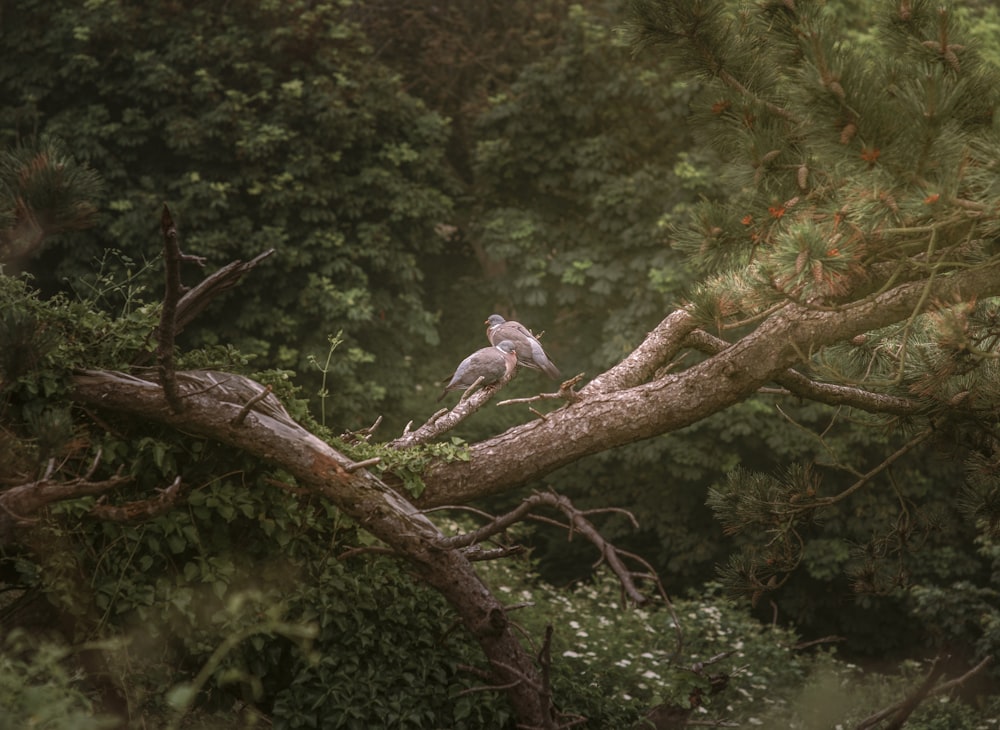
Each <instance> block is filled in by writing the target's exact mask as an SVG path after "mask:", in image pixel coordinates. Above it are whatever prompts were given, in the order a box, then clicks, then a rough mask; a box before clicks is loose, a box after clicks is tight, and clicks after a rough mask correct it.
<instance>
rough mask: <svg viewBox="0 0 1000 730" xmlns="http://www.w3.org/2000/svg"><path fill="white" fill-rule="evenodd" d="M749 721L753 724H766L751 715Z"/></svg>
mask: <svg viewBox="0 0 1000 730" xmlns="http://www.w3.org/2000/svg"><path fill="white" fill-rule="evenodd" d="M747 722H749V723H750V724H751V725H763V724H764V721H763V720H758V719H757V718H756V717H751V718H750V719H749V720H747Z"/></svg>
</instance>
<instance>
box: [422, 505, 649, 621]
mask: <svg viewBox="0 0 1000 730" xmlns="http://www.w3.org/2000/svg"><path fill="white" fill-rule="evenodd" d="M541 506H546V507H550V508H552V509H556V510H558V511H560V512H562V513H563V514H564V515H565V516H566V517H567V518H568V519H569V524H568V525H566V526H565V527H567V528H568V529H569V531H570V534H571V535H572V534H573V533H574V532H578V533H580V534H581V535H583V536H584V537H586V538H587V539H588V540H589V541H590V542H591V543H592V544H593V545H594V546H595V547H596V548H597V549H598V551H599V552H600V557H599V558H598V564H600V563H602V562H607V564H608V567H609V568H611V570H612V572H613V573H614V574H615V576H617V578H618V580H619V582H620V583H621V584H622V588H623V590H624V591H625V593H626V595H628V597H629V599H630V600H631V601H632V602H633V603H635V604H636V605H639V606H641V605H643V604H645V603H647V602H648V601H649V599H648V598H647V597H646V596H645V595H643V594H642V592H641V591H639V589H638V587H636V585H635V581H634V580H633V578H634V574H633V573H632V572H631V571H630V570H629V569H628V568H627V567H626V566H625V563H624V561H623V560H622V556H623V555H625V553H623V552H622V551H620V550H618V549H617V548H616V547H614V546H613V545H612V544H611V543H609V542H608V541H607V540H605V539H604V536H603V535H601V533H600V532H599V531H598V530H597V528H596V527H594V525H593V523H592V522H590V520H588V519H587V517H586V514H585V513H584V512H583V511H581V510H579V509H577V508H576V507H575V506H574V505H573V503H572V502H571V501H570V500H569V499H568V498H567V497H564V496H562V495H560V494H556V493H555V492H551V491H550V492H535V493H534V494H532V495H530V496H529V497H526V498H525V499H524V500H523V501H522V502H521V504H519V505H518V506H517V507H515V508H514V509H513V510H511V511H510V512H507V513H506V514H503V515H500V516H499V517H495V518H493V519H492V520H491V521H490V522H489V523H488V524H486V525H483V526H482V527H480V528H479V529H477V530H473V531H472V532H468V533H465V534H463V535H455V536H452V537H444V538H442V539H441V540H440V541H439V545H440V546H441V547H448V548H453V547H466V546H469V545H475V544H478V543H480V542H483V541H484V540H487V539H489V538H490V537H492V536H494V535H496V534H498V533H500V532H503V531H504V530H506V529H507V528H508V527H510V526H511V525H514V524H516V523H518V522H521V521H523V520H525V519H533V520H539V521H544V522H552V520H549V519H548V518H546V517H543V516H540V515H533V514H531V513H532V510H534V509H536V508H538V507H541ZM603 511H611V510H591V512H590V513H591V514H594V513H597V512H603ZM614 511H620V512H624V510H614ZM632 523H633V524H636V521H635V517H632ZM555 524H559V523H555ZM630 557H631V556H630ZM645 567H646V568H648V569H649V570H650V572H654V571H652V567H651V566H650V565H649V564H648V563H645Z"/></svg>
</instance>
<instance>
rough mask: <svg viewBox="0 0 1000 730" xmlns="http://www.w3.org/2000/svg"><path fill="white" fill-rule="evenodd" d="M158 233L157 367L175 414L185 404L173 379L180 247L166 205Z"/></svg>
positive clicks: (165, 393)
mask: <svg viewBox="0 0 1000 730" xmlns="http://www.w3.org/2000/svg"><path fill="white" fill-rule="evenodd" d="M160 233H161V234H162V235H163V269H164V279H165V285H164V291H163V306H162V308H161V309H160V325H159V327H158V328H157V330H156V340H157V343H158V344H157V346H156V360H157V364H158V367H159V376H160V383H161V384H162V385H163V395H164V396H165V397H166V399H167V403H169V404H170V408H171V410H173V411H174V413H180V412H181V411H182V410H184V403H183V402H182V401H181V399H180V396H179V395H178V394H177V382H176V380H175V378H174V338H175V337H176V334H177V331H176V326H177V324H176V320H177V302H178V300H179V299H180V298H181V249H180V245H179V244H178V242H177V226H176V225H174V219H173V218H172V217H171V215H170V209H169V208H167V206H166V204H164V206H163V213H162V215H161V216H160Z"/></svg>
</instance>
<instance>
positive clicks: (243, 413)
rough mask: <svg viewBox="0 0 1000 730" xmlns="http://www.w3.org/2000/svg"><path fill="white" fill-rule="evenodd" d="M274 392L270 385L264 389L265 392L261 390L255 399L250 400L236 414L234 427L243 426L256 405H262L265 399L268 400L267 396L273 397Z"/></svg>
mask: <svg viewBox="0 0 1000 730" xmlns="http://www.w3.org/2000/svg"><path fill="white" fill-rule="evenodd" d="M272 390H273V389H272V388H271V386H270V385H265V386H264V388H263V390H261V391H260V392H259V393H258V394H257V395H255V396H254V397H253V398H251V399H250V400H248V401H247V402H246V405H244V406H243V407H242V408H241V409H240V412H239V413H237V414H236V417H235V418H233V425H234V426H241V425H243V421H245V420H246V417H247V415H248V414H249V413H250V411H252V410H253V407H254V406H255V405H257V404H258V403H260V402H261V401H262V400H264V399H265V398H267V396H269V395H271V391H272Z"/></svg>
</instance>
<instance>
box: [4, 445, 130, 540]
mask: <svg viewBox="0 0 1000 730" xmlns="http://www.w3.org/2000/svg"><path fill="white" fill-rule="evenodd" d="M99 461H100V454H98V455H97V457H95V459H94V463H93V464H92V465H91V468H90V469H88V470H87V473H86V474H84V475H83V476H81V477H77V478H75V479H68V480H66V481H55V480H53V479H51V478H50V474H48V473H47V474H46V476H45V477H43V478H42V479H39V480H37V481H34V482H31V483H29V484H21V485H19V486H16V487H11V488H10V489H7V490H4V491H3V492H0V545H3V544H6V543H7V542H9V541H11V540H12V539H13V538H14V533H15V531H16V530H17V528H18V526H20V525H23V524H25V523H30V522H34V521H35V520H34V519H32V517H31V515H33V514H35V513H36V512H38V511H39V510H41V509H43V508H44V507H47V506H48V505H50V504H52V503H53V502H62V501H65V500H67V499H77V498H79V497H89V496H93V495H95V494H104V493H105V492H109V491H111V490H112V489H117V488H118V487H120V486H122V485H124V484H128V483H129V482H131V481H132V477H130V476H122V475H115V476H113V477H111V478H109V479H99V480H93V479H92V476H93V473H94V472H95V471H96V467H97V464H98V462H99Z"/></svg>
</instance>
